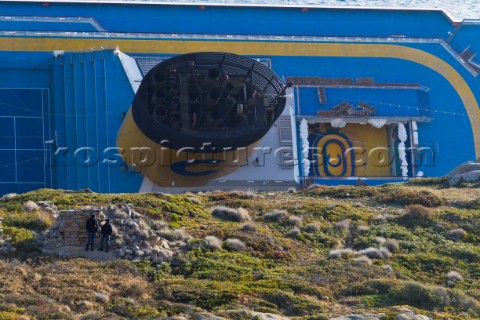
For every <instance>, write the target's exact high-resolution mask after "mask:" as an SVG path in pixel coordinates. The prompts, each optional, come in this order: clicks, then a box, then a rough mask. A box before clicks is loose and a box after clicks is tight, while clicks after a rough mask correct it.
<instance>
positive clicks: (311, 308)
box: [0, 179, 480, 320]
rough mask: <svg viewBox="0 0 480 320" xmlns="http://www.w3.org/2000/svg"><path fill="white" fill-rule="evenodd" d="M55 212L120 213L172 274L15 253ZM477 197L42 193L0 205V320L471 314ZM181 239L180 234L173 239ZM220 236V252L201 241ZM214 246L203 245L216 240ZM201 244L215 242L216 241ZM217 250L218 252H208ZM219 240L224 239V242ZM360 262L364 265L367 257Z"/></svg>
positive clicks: (409, 190) (421, 187)
mask: <svg viewBox="0 0 480 320" xmlns="http://www.w3.org/2000/svg"><path fill="white" fill-rule="evenodd" d="M28 200H32V201H50V202H52V203H54V204H55V205H56V206H57V207H58V208H59V209H70V208H73V207H83V206H105V205H118V204H125V203H130V204H133V205H134V206H135V210H136V211H137V212H139V213H140V214H143V215H145V216H147V217H148V218H149V219H148V221H150V223H151V224H152V228H156V226H161V225H162V224H164V225H169V226H170V227H172V228H176V229H177V230H174V231H172V230H170V229H162V230H164V231H163V232H164V234H163V236H164V237H165V238H167V239H169V240H171V241H175V240H180V241H188V245H187V246H186V249H185V250H184V251H183V252H182V253H180V254H179V255H178V256H176V257H175V259H174V260H173V261H172V263H163V264H160V265H153V264H152V263H150V262H149V261H138V262H129V261H126V260H118V261H111V262H95V261H90V260H87V259H80V258H62V259H60V258H56V257H50V256H43V255H39V253H38V252H37V253H35V255H33V254H30V255H27V256H25V255H22V252H24V251H27V249H28V247H29V245H31V244H32V241H33V240H34V237H35V236H36V234H38V233H40V232H42V231H44V230H45V229H47V228H48V227H49V226H51V225H52V224H53V223H54V219H53V218H52V216H51V215H49V214H48V213H46V212H44V211H42V210H41V209H38V210H32V211H28V212H27V211H25V208H24V205H23V204H24V203H25V202H26V201H28ZM479 201H480V190H479V189H476V188H469V187H467V186H462V189H458V188H449V187H448V186H447V185H446V183H445V181H444V180H442V179H429V180H418V181H414V182H410V183H407V184H393V185H388V186H381V187H324V186H317V187H315V188H311V189H310V190H306V191H300V192H296V193H293V192H290V193H289V192H278V193H252V192H239V191H235V192H212V193H205V194H196V195H192V194H186V195H164V194H153V193H147V194H95V193H75V192H65V191H59V190H47V189H42V190H38V191H35V192H30V193H26V194H22V195H18V196H16V197H9V198H8V199H4V200H3V201H0V217H1V218H2V219H3V222H2V224H3V237H4V238H8V239H10V240H11V242H12V244H13V245H14V246H15V247H17V248H18V249H17V252H16V254H9V256H8V258H7V257H5V258H2V259H0V272H1V273H2V274H8V275H9V276H8V277H0V319H17V318H19V317H24V318H26V319H28V318H36V319H76V318H78V317H80V316H83V317H84V318H85V319H99V318H109V317H112V318H127V319H151V318H165V317H169V316H173V315H178V314H188V313H191V312H195V311H204V312H214V313H217V315H219V316H222V317H225V318H229V319H249V318H248V317H247V316H246V315H245V311H244V310H243V309H242V308H248V309H250V310H255V311H257V312H268V313H276V314H280V315H284V316H287V317H294V318H296V319H305V320H306V319H326V318H327V315H328V316H337V315H340V314H346V313H350V312H354V313H360V312H362V311H365V312H385V313H386V314H387V319H394V318H395V313H394V312H393V311H392V309H393V307H394V306H399V305H408V306H410V307H411V308H413V309H414V310H415V311H417V312H419V313H422V314H426V315H429V316H430V317H432V318H434V319H447V318H450V319H474V318H479V317H480V303H479V301H480V212H479V211H478V209H479V208H480V206H479V203H480V202H479ZM180 228H181V229H180ZM217 238H218V239H220V240H221V241H223V246H220V244H221V243H222V242H220V243H217V242H212V243H210V245H207V242H208V241H211V240H212V239H217ZM218 239H217V240H218ZM217 240H215V241H217ZM220 240H218V241H220ZM227 240H228V241H227ZM367 257H368V258H367Z"/></svg>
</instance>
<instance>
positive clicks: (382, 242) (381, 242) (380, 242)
mask: <svg viewBox="0 0 480 320" xmlns="http://www.w3.org/2000/svg"><path fill="white" fill-rule="evenodd" d="M375 242H376V243H378V244H385V242H387V240H385V238H384V237H376V238H375Z"/></svg>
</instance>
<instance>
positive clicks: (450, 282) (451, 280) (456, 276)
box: [447, 271, 464, 287]
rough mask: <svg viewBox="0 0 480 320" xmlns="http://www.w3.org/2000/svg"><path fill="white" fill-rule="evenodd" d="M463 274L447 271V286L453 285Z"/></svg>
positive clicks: (460, 279)
mask: <svg viewBox="0 0 480 320" xmlns="http://www.w3.org/2000/svg"><path fill="white" fill-rule="evenodd" d="M463 280H464V278H463V276H462V275H461V274H460V273H459V272H457V271H450V272H449V273H447V286H449V287H454V286H455V285H456V283H457V282H459V281H463Z"/></svg>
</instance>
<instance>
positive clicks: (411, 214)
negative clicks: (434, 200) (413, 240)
mask: <svg viewBox="0 0 480 320" xmlns="http://www.w3.org/2000/svg"><path fill="white" fill-rule="evenodd" d="M398 222H399V223H400V224H403V225H405V226H407V227H415V226H422V227H426V226H428V225H429V224H431V223H432V222H433V218H432V215H431V213H430V210H429V209H428V208H426V207H424V206H421V205H416V204H414V205H409V206H408V207H407V213H406V214H405V215H403V216H401V217H399V218H398Z"/></svg>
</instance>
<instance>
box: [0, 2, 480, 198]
mask: <svg viewBox="0 0 480 320" xmlns="http://www.w3.org/2000/svg"><path fill="white" fill-rule="evenodd" d="M1 14H2V15H4V16H5V15H12V16H26V15H31V16H48V17H79V16H81V17H85V18H93V19H95V20H96V21H98V23H99V26H101V27H102V28H104V29H105V30H106V31H107V32H120V33H122V32H123V33H127V32H140V33H142V34H143V33H145V34H146V33H173V34H205V35H212V36H213V35H217V34H219V35H222V36H226V35H229V34H232V35H265V36H269V35H279V36H305V37H323V38H321V39H320V38H318V39H317V40H315V39H313V38H311V39H310V40H311V41H323V42H335V41H337V40H339V39H335V37H350V38H349V39H348V40H349V42H348V43H353V44H355V43H385V44H395V45H400V46H407V47H411V48H414V49H418V50H422V51H425V52H428V53H430V54H432V55H433V56H435V57H438V58H440V59H442V60H444V61H446V62H447V63H449V64H450V65H451V66H452V67H453V68H454V69H455V71H456V72H458V74H460V75H461V76H462V77H463V78H464V79H465V80H466V81H467V83H468V85H469V86H470V88H471V90H472V92H473V93H474V95H475V96H476V97H477V99H478V98H479V97H480V77H475V74H474V73H472V70H470V69H469V68H470V67H471V66H469V65H468V63H467V61H465V60H462V59H461V57H459V54H461V53H462V52H463V51H464V50H465V49H467V48H468V49H469V50H470V52H471V54H472V55H475V54H477V53H478V52H479V51H480V23H478V21H465V22H464V23H462V24H460V25H458V26H457V24H456V23H453V22H452V21H450V20H449V19H448V18H447V17H446V16H445V15H444V14H443V13H442V12H440V11H406V10H391V11H384V10H357V9H347V10H345V9H319V8H310V9H308V10H301V8H260V7H228V6H205V7H204V8H203V9H202V8H200V7H199V6H197V5H191V6H176V5H161V6H160V5H159V6H149V5H114V4H81V5H80V4H73V3H52V4H51V5H50V6H48V7H44V6H42V5H41V4H39V3H27V2H24V3H20V2H16V3H12V2H2V13H1ZM280 22H281V23H280ZM359 25H361V28H360V27H359ZM96 29H98V28H95V27H94V26H93V25H91V24H88V23H61V22H58V23H57V22H48V23H47V22H38V23H37V22H28V23H27V22H23V23H20V22H4V21H2V22H0V36H3V37H10V36H12V35H11V34H8V33H7V32H9V31H38V30H54V31H55V30H57V31H58V30H62V31H70V32H71V31H74V32H83V31H88V32H91V31H95V30H96ZM2 31H3V32H4V33H2ZM95 35H96V36H98V37H107V36H108V34H106V33H103V32H98V33H96V34H95ZM65 36H66V35H65ZM68 37H72V35H71V34H70V35H68ZM145 37H147V36H145ZM325 37H332V38H330V39H327V38H325ZM355 37H362V38H361V39H356V40H355ZM368 37H371V38H375V39H368ZM382 38H383V40H382ZM387 39H388V40H387ZM392 39H393V40H392ZM420 39H422V40H420ZM287 40H288V39H283V40H278V41H287ZM340 40H341V41H343V42H345V39H340ZM403 40H405V41H403ZM406 40H408V42H407V41H406ZM427 40H428V41H427ZM245 41H248V40H245ZM299 41H303V40H299ZM392 41H396V42H395V43H393V42H392ZM246 45H248V44H246ZM59 49H61V48H59ZM79 49H80V48H79ZM162 54H164V53H162V52H158V53H157V54H155V55H156V56H160V55H162ZM142 56H144V57H148V56H149V55H148V54H145V55H142ZM264 58H269V59H271V63H272V68H273V69H274V71H275V72H276V73H277V74H279V75H285V76H318V77H324V78H329V77H331V78H352V79H356V78H358V77H371V78H374V79H375V82H376V83H382V82H383V83H416V84H419V85H421V86H423V87H425V88H428V89H429V90H428V91H425V90H420V89H402V90H400V89H398V90H397V89H391V88H390V89H379V88H370V89H367V88H361V89H359V88H326V94H327V104H324V105H321V104H320V103H319V102H318V96H317V93H316V89H315V88H301V89H300V96H299V97H298V96H295V100H296V101H297V98H299V99H298V100H299V101H300V105H299V106H296V107H297V113H299V114H305V115H313V114H316V113H317V112H318V111H319V110H328V109H330V108H331V107H332V106H334V105H336V104H338V103H340V102H342V101H349V102H352V103H353V104H357V103H358V102H359V101H365V102H367V103H369V104H371V105H373V106H374V107H375V108H376V109H377V112H378V115H385V116H388V115H397V116H418V115H426V116H430V117H432V118H433V121H432V122H430V123H424V124H420V125H419V128H418V130H419V137H420V145H421V146H424V147H428V148H430V149H431V150H433V151H434V152H435V156H434V157H432V156H430V155H428V154H426V155H424V157H423V158H422V157H421V159H422V161H420V163H418V168H417V169H418V170H421V171H424V173H425V175H426V176H439V175H443V174H445V173H446V172H448V171H449V170H450V169H451V168H452V167H454V166H456V165H458V164H460V163H462V162H465V161H468V160H472V159H474V158H475V153H474V149H473V147H472V146H473V135H472V128H471V125H470V121H469V119H468V117H467V115H466V110H465V107H464V106H463V103H462V101H461V99H460V97H459V95H458V93H457V92H456V91H455V90H454V89H453V87H452V86H451V84H450V83H448V81H447V80H446V79H445V78H443V77H442V76H441V75H439V74H438V73H437V72H435V71H432V70H431V69H429V68H427V67H425V66H422V65H420V64H417V63H414V62H411V61H406V60H401V59H394V58H363V57H362V58H347V57H298V56H288V57H287V56H272V57H264ZM476 59H477V60H476ZM472 61H473V62H475V61H480V60H479V59H478V58H476V57H475V56H473V57H472ZM312 66H318V67H312ZM0 70H1V71H2V72H0V126H1V128H2V133H1V134H0V193H6V192H20V191H26V190H31V189H33V188H38V187H45V186H46V187H54V188H66V189H78V188H85V187H89V188H91V189H92V190H94V191H100V192H126V191H137V190H138V188H139V186H140V183H141V179H142V177H141V175H139V174H132V173H131V172H129V171H128V170H127V168H125V167H122V166H121V165H118V164H114V165H107V164H106V163H105V161H104V160H105V159H106V158H115V159H117V160H118V156H115V153H116V151H115V150H111V149H110V150H108V149H107V148H109V147H114V146H115V138H116V133H117V131H118V128H119V127H120V124H121V122H122V113H124V112H126V111H127V110H128V108H129V106H130V102H131V101H132V98H133V92H132V89H131V87H130V84H129V82H128V79H127V78H126V76H125V72H124V70H123V68H122V66H121V64H120V62H119V60H118V58H117V57H116V56H115V55H114V53H113V51H111V50H105V51H94V52H88V53H80V52H76V53H66V54H65V55H64V56H59V57H57V58H54V57H53V55H52V53H51V52H5V51H0ZM18 88H20V89H18ZM27 89H28V90H30V91H28V93H27V91H25V90H27ZM22 90H24V91H22ZM42 94H43V95H42ZM39 106H43V109H42V108H39ZM27 116H29V117H37V118H35V119H36V120H28V119H27V118H25V117H27ZM14 136H17V138H16V139H14V138H11V137H14ZM40 136H41V139H42V140H40ZM45 141H53V142H52V143H45ZM17 144H18V145H17ZM298 145H299V146H300V145H301V144H300V143H298ZM19 147H22V148H23V147H25V148H24V149H25V150H20V148H19ZM58 147H69V148H70V152H68V153H67V155H66V156H65V157H62V156H61V155H62V153H61V151H60V152H59V153H57V155H55V152H56V151H57V148H58ZM79 147H84V148H92V149H93V150H94V151H93V153H92V154H90V151H89V150H91V149H86V150H87V151H86V153H83V155H84V156H87V155H90V156H92V157H95V158H93V159H91V160H92V161H94V162H95V164H94V165H87V166H85V167H82V166H79V165H78V162H79V161H80V160H79V158H75V156H74V152H75V150H76V149H77V148H79ZM45 148H47V149H49V150H50V151H48V152H47V153H45V152H43V151H38V150H34V149H45ZM15 149H17V150H15ZM106 149H107V150H106ZM105 150H106V151H105ZM42 152H43V153H42ZM77 155H82V154H81V153H77ZM417 160H418V159H417ZM106 162H108V161H106ZM45 163H47V164H51V165H52V166H51V167H50V166H49V165H47V166H45ZM68 165H71V166H68ZM40 169H41V170H40ZM29 178H31V180H32V181H27V180H29ZM332 181H333V180H332ZM335 181H337V180H335ZM335 181H333V182H332V183H336V182H335ZM338 181H340V180H338ZM342 181H343V180H342ZM345 181H346V180H345ZM345 181H344V182H345ZM376 181H377V180H376ZM386 181H388V180H386Z"/></svg>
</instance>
